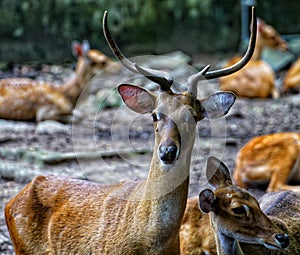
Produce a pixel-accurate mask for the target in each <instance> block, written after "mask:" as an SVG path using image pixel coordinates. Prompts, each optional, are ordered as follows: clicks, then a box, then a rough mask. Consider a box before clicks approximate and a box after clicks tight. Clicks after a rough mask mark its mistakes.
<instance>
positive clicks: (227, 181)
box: [206, 156, 233, 189]
mask: <svg viewBox="0 0 300 255" xmlns="http://www.w3.org/2000/svg"><path fill="white" fill-rule="evenodd" d="M206 178H207V180H208V183H209V185H210V186H211V187H212V188H214V189H216V188H221V187H226V186H232V185H233V183H232V180H231V177H230V173H229V170H228V168H227V166H226V165H225V164H224V163H223V162H222V161H220V160H219V159H218V158H216V157H213V156H210V157H209V158H208V159H207V165H206Z"/></svg>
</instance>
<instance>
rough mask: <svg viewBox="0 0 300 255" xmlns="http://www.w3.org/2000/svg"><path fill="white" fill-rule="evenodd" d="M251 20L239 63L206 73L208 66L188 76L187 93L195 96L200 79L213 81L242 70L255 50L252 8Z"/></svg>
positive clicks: (254, 27) (254, 18)
mask: <svg viewBox="0 0 300 255" xmlns="http://www.w3.org/2000/svg"><path fill="white" fill-rule="evenodd" d="M251 19H252V21H251V36H250V39H249V44H248V49H247V51H246V53H245V55H244V57H243V58H242V59H241V60H240V61H238V62H237V63H235V64H234V65H232V66H230V67H227V68H223V69H220V70H214V71H211V72H208V69H209V67H210V66H206V67H204V68H203V69H202V70H201V71H200V72H199V73H197V74H194V75H192V76H190V77H189V78H188V81H187V87H188V92H189V93H192V94H194V95H197V83H198V81H199V80H200V79H201V78H202V79H203V78H206V79H214V78H219V77H222V76H226V75H229V74H232V73H234V72H236V71H238V70H240V69H242V68H243V67H244V66H245V65H246V64H247V63H248V62H249V60H250V59H251V57H252V55H253V52H254V48H255V41H256V30H257V20H256V14H255V8H254V7H252V18H251ZM203 76H204V77H203Z"/></svg>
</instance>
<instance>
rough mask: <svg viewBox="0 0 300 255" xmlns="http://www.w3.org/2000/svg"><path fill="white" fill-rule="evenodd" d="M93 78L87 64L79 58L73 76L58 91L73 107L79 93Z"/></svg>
mask: <svg viewBox="0 0 300 255" xmlns="http://www.w3.org/2000/svg"><path fill="white" fill-rule="evenodd" d="M92 77H93V73H92V71H91V68H90V65H89V63H88V62H87V61H86V60H85V59H84V58H83V57H79V58H78V61H77V66H76V71H75V76H74V77H73V78H71V79H70V80H69V81H67V83H65V84H64V85H63V86H60V87H59V90H60V92H61V93H62V94H64V95H65V96H66V97H67V98H68V99H70V101H71V102H72V104H73V106H75V104H76V102H77V99H78V97H79V96H80V93H81V92H82V90H83V88H84V86H85V85H86V84H87V82H88V81H89V80H90V79H91V78H92Z"/></svg>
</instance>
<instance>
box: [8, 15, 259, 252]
mask: <svg viewBox="0 0 300 255" xmlns="http://www.w3.org/2000/svg"><path fill="white" fill-rule="evenodd" d="M253 19H255V18H254V17H253ZM253 23H255V22H253ZM253 29H254V31H255V26H253ZM103 30H104V34H105V37H106V39H107V41H108V43H109V45H110V47H111V48H112V49H113V51H114V53H115V55H116V56H117V57H118V58H119V60H121V62H122V63H123V64H124V65H125V66H126V67H128V68H129V69H130V70H133V71H134V72H138V73H141V74H145V76H146V77H147V78H149V79H150V80H152V81H154V82H156V83H157V84H158V85H159V86H160V92H159V94H158V95H157V96H156V95H154V94H151V93H150V92H148V91H146V90H145V89H143V88H141V87H137V86H134V85H128V84H122V85H120V86H119V88H118V91H119V93H120V95H121V97H122V99H123V100H124V102H125V104H126V105H127V106H128V107H129V108H130V109H131V110H133V111H136V112H137V113H141V114H144V113H151V115H152V118H153V121H154V130H155V142H154V153H153V157H152V160H151V165H150V169H149V174H148V177H147V179H146V180H139V181H127V182H122V183H118V184H115V185H99V184H95V183H91V182H88V181H82V180H76V179H71V178H68V177H55V176H38V177H36V178H35V179H34V180H33V181H32V182H30V183H29V184H28V185H27V186H26V187H25V188H24V189H23V190H22V191H21V192H20V193H19V194H17V195H16V196H15V197H14V198H12V199H11V200H10V201H9V202H8V204H7V206H6V208H5V216H6V223H7V227H8V230H9V233H10V236H11V239H12V242H13V245H14V248H15V251H16V254H17V255H19V254H31V255H33V254H39V255H41V254H60V255H64V254H68V255H70V254H101V255H103V254H112V255H118V254H120V255H121V254H122V255H123V254H127V255H133V254H140V255H141V254H149V255H154V254H161V255H162V254H164V255H166V254H179V252H180V251H179V234H178V233H179V228H180V224H181V220H182V217H183V214H184V210H185V206H186V201H187V194H188V186H189V168H190V161H191V153H192V148H193V144H194V140H195V132H196V131H195V129H196V124H197V121H200V120H201V119H203V118H205V117H209V118H218V117H220V116H223V115H225V114H226V113H227V112H228V110H229V109H230V107H231V106H232V104H233V103H234V101H235V96H234V94H232V93H231V92H219V93H215V94H213V95H211V96H209V97H207V98H205V99H204V100H201V101H200V100H198V99H197V98H196V95H197V82H198V81H199V79H201V78H202V77H203V76H205V77H206V76H209V78H213V77H219V76H221V75H226V74H227V73H228V72H234V71H236V70H237V69H238V68H241V66H243V65H244V64H245V63H246V62H247V60H248V59H249V58H250V57H251V54H248V55H247V56H245V59H244V60H243V61H242V63H240V64H239V67H236V66H235V67H234V68H233V69H231V70H229V69H225V70H218V71H215V72H213V71H212V72H207V70H208V67H206V68H204V69H203V70H202V71H201V72H199V73H197V74H194V75H192V76H191V77H190V78H189V79H188V82H187V87H188V90H187V91H186V92H184V93H182V94H175V93H173V92H172V90H171V86H172V84H173V78H172V76H171V74H168V73H165V72H160V71H156V70H151V69H144V68H142V67H139V66H137V65H136V64H134V63H132V62H130V61H129V60H128V59H127V58H125V57H124V55H123V54H122V53H121V52H120V50H119V49H118V47H117V45H116V44H115V42H114V41H113V39H112V37H111V35H110V33H109V30H108V27H107V13H105V15H104V18H103ZM252 32H253V30H252ZM252 34H253V35H254V37H252V40H251V43H250V46H249V47H250V48H252V47H253V38H255V33H252ZM254 41H255V40H254Z"/></svg>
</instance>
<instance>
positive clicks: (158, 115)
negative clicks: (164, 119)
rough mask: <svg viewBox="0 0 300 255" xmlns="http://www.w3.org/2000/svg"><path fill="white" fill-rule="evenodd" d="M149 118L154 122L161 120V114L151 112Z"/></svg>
mask: <svg viewBox="0 0 300 255" xmlns="http://www.w3.org/2000/svg"><path fill="white" fill-rule="evenodd" d="M151 116H152V119H153V121H154V122H157V121H160V120H161V114H160V113H159V112H153V113H152V114H151Z"/></svg>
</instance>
